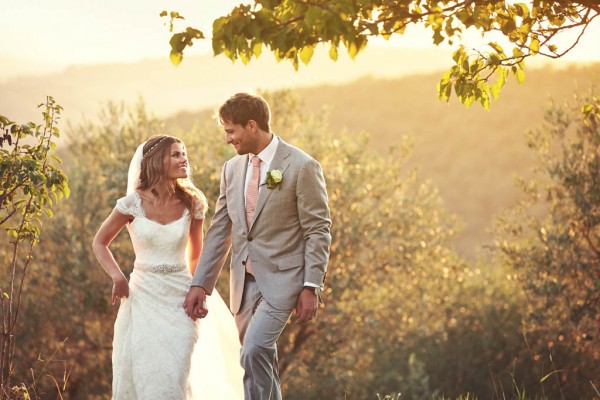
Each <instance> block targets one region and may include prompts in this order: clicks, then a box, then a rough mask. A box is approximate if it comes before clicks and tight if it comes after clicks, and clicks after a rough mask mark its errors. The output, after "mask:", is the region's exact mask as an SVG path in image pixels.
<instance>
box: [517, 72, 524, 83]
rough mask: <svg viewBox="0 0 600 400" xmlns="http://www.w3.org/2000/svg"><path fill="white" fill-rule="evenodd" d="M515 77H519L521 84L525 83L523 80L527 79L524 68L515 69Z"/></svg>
mask: <svg viewBox="0 0 600 400" xmlns="http://www.w3.org/2000/svg"><path fill="white" fill-rule="evenodd" d="M515 78H517V82H518V83H519V84H521V83H523V81H524V80H525V72H523V70H522V69H517V70H516V71H515Z"/></svg>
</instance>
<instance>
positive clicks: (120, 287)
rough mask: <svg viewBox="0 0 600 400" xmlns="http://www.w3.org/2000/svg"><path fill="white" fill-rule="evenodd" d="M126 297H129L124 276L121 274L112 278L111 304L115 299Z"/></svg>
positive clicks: (113, 303)
mask: <svg viewBox="0 0 600 400" xmlns="http://www.w3.org/2000/svg"><path fill="white" fill-rule="evenodd" d="M127 297H129V282H127V278H125V276H123V275H121V276H119V277H117V278H115V279H114V280H113V290H112V305H113V306H114V305H115V303H116V301H117V299H122V298H127Z"/></svg>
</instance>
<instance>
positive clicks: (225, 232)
mask: <svg viewBox="0 0 600 400" xmlns="http://www.w3.org/2000/svg"><path fill="white" fill-rule="evenodd" d="M247 167H248V155H242V156H236V157H234V158H232V159H231V160H229V161H227V162H226V163H225V164H224V165H223V171H222V175H221V188H220V195H219V199H218V201H217V205H216V209H215V215H214V217H213V219H212V222H211V225H210V227H209V229H208V232H207V234H206V238H205V241H204V249H203V251H202V256H201V257H200V261H199V262H198V267H197V268H196V272H195V274H194V278H193V280H192V285H194V286H202V287H203V288H205V289H206V290H207V292H208V293H211V292H212V290H213V289H214V287H215V284H216V282H217V278H218V276H219V274H220V272H221V269H222V268H223V264H224V263H225V260H226V258H227V255H228V253H229V250H230V249H232V257H231V266H230V268H231V274H230V284H231V290H230V308H231V311H232V312H233V313H234V314H235V313H236V312H237V311H238V310H239V308H240V304H241V301H242V295H243V290H244V279H245V266H244V263H245V261H246V259H247V258H249V259H250V260H251V261H252V271H253V273H254V276H255V278H256V283H257V284H258V287H259V289H260V291H261V293H262V295H263V296H264V298H265V300H266V301H268V302H269V303H270V304H272V305H273V306H275V307H282V308H290V309H291V308H293V307H294V306H295V305H296V301H297V299H298V296H299V294H300V291H301V290H302V287H303V285H304V282H310V283H313V284H315V285H318V286H320V287H322V286H323V284H324V279H325V272H326V270H327V262H328V259H329V247H330V245H331V234H330V228H331V217H330V213H329V207H328V205H327V191H326V188H325V179H324V177H323V171H322V169H321V166H320V164H319V163H318V162H317V161H316V160H315V159H313V158H312V157H310V156H309V155H308V154H306V153H305V152H303V151H301V150H300V149H298V148H296V147H294V146H291V145H289V144H287V143H285V142H284V141H283V140H281V139H279V143H278V146H277V150H276V152H275V156H274V158H273V161H272V162H271V166H270V170H271V171H272V170H275V169H277V170H280V171H281V172H282V174H283V180H282V181H281V182H280V183H279V184H278V185H277V186H276V187H274V188H272V189H270V188H267V187H266V185H264V184H263V185H264V186H262V187H261V188H260V193H259V196H258V200H257V204H256V209H255V211H254V216H253V221H252V223H251V225H250V226H249V227H248V226H247V223H246V212H245V198H244V184H245V178H246V170H247Z"/></svg>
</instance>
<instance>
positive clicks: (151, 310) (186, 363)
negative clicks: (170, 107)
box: [92, 135, 243, 400]
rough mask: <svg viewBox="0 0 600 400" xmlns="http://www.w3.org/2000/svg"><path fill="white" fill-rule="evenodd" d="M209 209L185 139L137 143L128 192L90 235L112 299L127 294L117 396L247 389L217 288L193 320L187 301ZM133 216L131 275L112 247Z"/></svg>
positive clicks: (116, 365)
mask: <svg viewBox="0 0 600 400" xmlns="http://www.w3.org/2000/svg"><path fill="white" fill-rule="evenodd" d="M206 209H207V204H206V199H205V197H204V195H203V194H202V192H200V191H199V190H198V189H197V188H196V187H195V186H194V185H193V183H192V182H191V180H190V179H189V165H188V161H187V155H186V152H185V146H184V144H183V143H182V142H181V141H180V140H179V139H177V138H175V137H172V136H167V135H157V136H153V137H151V138H150V139H149V140H148V141H147V142H145V143H142V144H141V145H140V146H139V147H138V149H137V150H136V152H135V155H134V156H133V159H132V160H131V165H130V167H129V174H128V184H127V196H125V197H123V198H121V199H119V200H117V204H116V206H115V208H114V210H113V211H112V213H111V214H110V215H109V216H108V218H107V219H106V220H105V221H104V223H103V224H102V226H101V227H100V229H99V230H98V232H97V234H96V237H95V238H94V242H93V245H92V246H93V250H94V254H95V255H96V257H97V259H98V261H99V262H100V264H101V265H102V267H103V268H104V269H105V271H106V272H107V274H108V275H109V276H110V277H111V278H112V281H113V290H112V304H115V302H116V300H117V299H120V302H121V304H120V307H119V312H118V314H117V319H116V321H115V328H114V339H113V355H112V363H113V388H112V391H113V392H112V398H113V399H114V400H130V399H131V400H134V399H135V400H138V399H139V400H144V399H148V400H150V399H152V400H154V399H161V400H170V399H172V400H181V399H217V398H218V399H224V398H225V399H241V398H242V397H243V389H242V376H243V370H242V368H241V366H240V365H239V348H240V345H239V341H238V339H237V330H236V327H235V323H234V321H233V317H232V315H231V313H230V311H229V309H228V308H227V306H226V305H225V303H224V302H223V300H222V299H221V297H220V296H219V295H218V294H217V293H215V294H214V295H213V296H211V297H209V299H208V307H207V308H208V309H210V313H209V314H208V315H207V316H206V318H204V319H197V320H196V321H194V320H192V319H191V318H189V317H188V316H187V315H186V313H185V311H184V309H183V307H182V305H183V301H184V299H185V296H186V294H187V292H188V289H189V287H190V283H191V281H192V275H193V273H194V269H195V267H196V264H197V262H198V258H199V257H200V253H201V251H202V243H203V242H202V241H203V236H202V234H203V233H202V226H203V221H204V215H205V213H206ZM125 226H127V229H128V231H129V235H130V237H131V241H132V243H133V248H134V251H135V262H134V264H133V272H132V273H131V275H130V279H129V281H128V280H127V278H126V277H125V274H124V273H123V271H122V270H121V268H120V267H119V265H118V264H117V263H116V261H115V259H114V257H113V255H112V253H111V251H110V250H109V248H108V246H109V244H110V243H111V242H112V241H113V239H114V238H115V237H116V236H117V234H118V233H119V232H120V231H121V230H122V229H123V227H125ZM202 316H203V315H201V317H202Z"/></svg>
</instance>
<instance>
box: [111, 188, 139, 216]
mask: <svg viewBox="0 0 600 400" xmlns="http://www.w3.org/2000/svg"><path fill="white" fill-rule="evenodd" d="M138 199H139V197H138V195H137V193H136V192H133V193H131V194H128V195H127V196H125V197H121V198H120V199H119V200H117V204H116V205H115V210H117V211H118V212H120V213H121V214H125V215H131V216H132V217H134V218H135V217H140V216H143V215H144V213H143V210H142V208H141V202H140V201H138Z"/></svg>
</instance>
